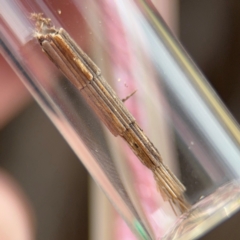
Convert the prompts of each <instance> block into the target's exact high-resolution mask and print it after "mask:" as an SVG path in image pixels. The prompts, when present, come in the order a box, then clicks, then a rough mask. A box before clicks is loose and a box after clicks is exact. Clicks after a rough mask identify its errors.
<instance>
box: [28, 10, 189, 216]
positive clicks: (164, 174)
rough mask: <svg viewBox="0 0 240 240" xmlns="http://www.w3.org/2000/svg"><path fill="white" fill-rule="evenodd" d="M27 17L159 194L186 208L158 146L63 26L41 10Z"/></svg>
mask: <svg viewBox="0 0 240 240" xmlns="http://www.w3.org/2000/svg"><path fill="white" fill-rule="evenodd" d="M31 17H32V19H34V20H35V21H36V32H35V37H36V38H37V39H38V41H39V43H40V44H41V46H42V49H43V50H44V51H45V52H46V53H47V55H48V56H49V58H50V59H51V61H52V62H53V63H54V64H55V65H56V66H57V67H58V68H59V69H60V70H61V72H62V73H63V74H64V75H65V76H66V77H67V79H68V80H69V81H70V82H71V83H72V84H73V85H74V86H75V87H76V88H77V89H78V90H79V92H80V93H81V94H82V96H83V97H84V98H85V100H86V101H87V103H88V104H89V105H90V106H91V108H92V109H93V111H94V112H95V113H96V115H97V116H98V117H99V118H100V119H101V121H102V122H103V123H104V124H105V125H106V126H107V128H108V129H109V130H110V131H111V133H112V134H113V135H114V136H118V135H120V136H121V137H122V138H123V139H124V140H125V141H126V142H127V143H128V144H129V146H130V148H131V149H132V151H133V152H134V153H135V155H136V156H137V157H138V158H139V160H140V161H141V162H142V164H144V165H145V166H146V167H148V168H149V169H151V170H152V172H153V175H154V178H155V180H156V182H157V186H158V189H159V190H160V192H161V194H162V196H163V198H164V199H165V200H168V201H169V202H170V204H171V205H175V206H176V207H177V208H179V210H180V211H181V212H184V211H186V210H187V209H188V207H189V205H188V203H187V202H186V200H185V198H184V195H183V193H184V191H185V187H184V186H183V185H182V183H181V182H180V181H179V180H178V179H177V178H176V176H175V175H174V174H173V173H172V172H171V171H170V170H169V169H168V168H167V167H166V166H164V164H163V161H162V159H161V156H160V154H159V152H158V150H157V149H156V148H155V147H154V145H153V144H152V142H151V141H150V140H149V139H148V137H147V136H146V135H145V134H144V132H143V131H142V129H141V128H140V127H139V126H138V124H137V123H136V121H135V119H134V117H133V116H132V115H131V114H130V112H129V111H128V110H127V109H126V107H125V106H124V104H123V102H122V101H121V99H119V98H118V97H117V95H116V93H115V92H114V90H113V89H112V88H111V87H110V85H109V84H108V83H107V82H106V81H105V79H104V78H103V77H102V76H101V71H100V69H99V68H98V67H97V66H96V64H95V63H94V62H93V61H92V60H91V59H90V58H89V57H88V56H87V55H86V54H85V53H84V52H83V51H82V50H81V48H80V47H79V46H78V45H77V44H76V43H75V42H74V41H73V39H72V38H71V37H70V36H69V35H68V33H67V32H66V31H65V30H64V29H62V28H60V29H55V28H54V27H52V26H51V23H50V22H51V20H50V19H49V18H44V17H43V15H42V14H36V13H33V14H32V15H31Z"/></svg>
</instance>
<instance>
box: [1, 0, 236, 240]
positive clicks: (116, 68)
mask: <svg viewBox="0 0 240 240" xmlns="http://www.w3.org/2000/svg"><path fill="white" fill-rule="evenodd" d="M0 3H1V9H0V11H1V18H0V21H1V25H0V27H1V51H2V53H3V54H4V56H5V57H6V59H8V61H9V62H10V63H11V65H12V66H13V68H14V69H15V70H16V72H17V73H18V74H19V76H20V77H21V79H22V81H23V82H24V84H25V85H26V87H27V88H28V89H29V91H30V92H31V93H32V95H33V96H34V98H35V99H36V100H37V101H38V103H39V104H40V105H41V106H42V108H43V109H44V111H45V112H46V113H47V114H48V116H49V117H50V118H51V120H52V121H53V123H54V124H55V125H56V127H57V128H58V129H59V131H60V132H61V133H62V135H63V136H64V137H65V139H66V140H67V141H68V143H69V144H70V146H71V147H72V148H73V150H74V151H75V152H76V154H77V155H78V157H79V159H81V161H82V162H83V164H84V165H85V166H86V168H87V169H88V171H89V172H90V174H91V175H92V176H93V178H94V179H95V181H96V182H97V183H98V184H99V185H100V187H101V188H102V189H103V191H104V192H105V193H106V194H107V196H108V197H109V199H110V200H111V201H112V203H113V204H114V206H115V207H116V208H117V209H118V211H119V212H120V214H121V215H122V217H123V218H124V219H125V221H126V222H127V223H128V225H129V226H130V227H131V229H132V230H133V231H134V232H135V233H136V234H137V235H138V236H139V237H141V238H144V239H181V238H182V239H186V236H191V237H192V238H196V237H197V236H199V235H201V234H203V233H204V231H208V230H209V229H210V228H212V227H214V225H216V224H218V223H219V222H221V221H222V220H223V219H224V218H226V217H227V215H226V214H225V215H224V214H220V213H222V212H221V210H222V209H223V208H224V209H225V210H226V209H228V216H229V215H231V214H233V213H234V212H235V211H236V210H238V209H239V204H237V201H238V200H239V192H240V188H239V182H238V178H239V173H240V168H239V160H240V148H239V144H240V132H239V128H238V126H237V125H236V123H235V122H234V120H233V119H232V117H231V116H230V114H229V113H228V112H227V110H226V109H225V107H224V106H223V104H222V103H221V102H220V101H219V99H218V98H217V96H216V94H215V93H214V92H213V90H212V89H211V88H210V86H209V85H208V84H207V82H206V80H205V78H204V77H203V75H202V74H201V73H200V72H199V70H198V69H197V68H196V66H195V65H194V64H193V63H192V61H191V60H190V59H189V57H188V56H187V54H186V53H185V52H184V50H183V49H182V47H181V46H180V44H179V43H178V42H177V41H176V40H175V39H174V37H173V36H172V35H171V34H170V33H169V31H168V30H167V28H166V26H165V24H164V23H163V21H162V19H161V18H160V17H159V16H158V14H157V13H156V11H155V10H154V8H153V7H152V6H151V4H150V3H149V2H148V1H141V0H138V1H131V0H124V1H108V0H101V1H92V0H91V1H86V0H84V1H81V2H79V1H76V0H69V1H66V2H64V3H60V2H58V1H38V2H33V1H30V0H29V1H28V0H15V1H14V0H10V1H9V0H8V1H7V0H0ZM32 12H42V13H44V14H45V16H47V17H49V18H51V19H52V22H53V24H54V25H56V27H59V26H62V27H63V28H64V29H66V30H67V31H68V32H69V34H70V35H71V36H72V37H73V39H74V40H75V41H76V42H77V43H78V44H79V45H80V46H81V47H82V48H83V49H84V50H85V51H86V52H87V53H88V54H89V55H90V56H91V57H92V58H93V59H94V61H95V62H96V63H97V64H98V66H99V67H100V68H101V69H102V72H103V75H104V76H105V78H106V79H107V81H109V82H110V84H111V85H112V86H113V88H114V89H116V91H117V93H118V94H119V96H120V97H121V98H125V97H126V96H128V95H129V94H131V93H132V92H133V91H134V90H137V93H136V94H135V95H134V96H133V97H132V98H130V99H129V100H128V101H127V102H126V106H127V107H128V109H129V110H130V112H132V113H133V115H134V117H135V118H136V119H137V121H138V122H139V124H140V126H141V127H142V128H143V129H144V131H145V132H146V133H147V135H148V136H149V138H150V139H151V140H152V141H153V143H154V144H155V145H156V146H157V148H158V149H159V151H160V152H161V154H162V157H163V159H164V162H166V164H167V165H168V166H169V167H170V168H171V169H172V171H174V173H175V174H176V175H177V176H178V177H179V178H180V180H181V181H182V182H183V183H184V185H185V186H186V188H187V191H186V197H187V198H188V200H189V202H190V203H191V204H193V208H192V209H191V210H190V211H189V212H188V213H186V214H185V215H183V216H181V217H180V218H179V219H177V217H176V216H175V215H174V214H173V213H172V212H171V208H170V207H169V205H168V204H166V203H164V201H163V199H162V198H161V196H160V194H159V193H158V192H157V190H156V189H155V186H154V184H155V183H154V180H153V178H152V175H151V172H150V171H149V170H147V169H145V168H144V167H143V166H142V165H141V164H138V163H136V162H137V160H136V159H135V158H134V156H132V153H131V152H130V150H129V149H128V148H127V147H126V146H125V144H124V143H122V141H121V140H119V139H118V138H113V137H112V136H111V135H110V134H109V133H108V131H107V130H105V127H103V126H101V123H100V122H99V120H98V118H96V116H95V115H94V114H93V112H92V111H91V109H89V107H88V105H87V104H86V103H85V102H84V100H83V99H82V98H81V96H80V94H79V93H78V91H77V90H76V89H75V88H74V86H72V85H71V84H70V83H69V82H68V81H67V80H66V79H65V78H64V77H63V76H62V75H61V74H60V73H59V71H58V70H57V69H56V68H55V67H54V65H53V64H52V63H51V62H50V61H49V60H48V59H47V57H46V56H45V55H44V54H43V53H42V52H41V48H40V47H39V44H38V43H37V41H36V39H35V38H34V37H33V31H34V22H33V21H32V20H31V19H30V18H29V16H30V13H32ZM224 196H228V197H224ZM194 204H195V205H194ZM201 209H202V210H201ZM192 213H193V214H192ZM196 213H197V214H198V215H197V216H199V217H198V218H196ZM193 216H195V218H194V220H193ZM212 216H214V217H212ZM216 216H218V217H216ZM213 219H214V221H213ZM174 221H176V225H174ZM211 221H212V223H211V224H210V222H211ZM189 222H191V224H192V225H191V227H190V228H188V226H189ZM206 222H207V223H208V224H206ZM203 223H205V224H203ZM170 226H172V227H170ZM200 227H201V230H199V228H200ZM171 229H172V230H171ZM179 229H184V231H181V232H180V230H179ZM167 231H169V233H167ZM166 234H167V235H166ZM187 234H190V235H187ZM194 234H195V235H194ZM164 235H165V236H164ZM184 237H185V238H184Z"/></svg>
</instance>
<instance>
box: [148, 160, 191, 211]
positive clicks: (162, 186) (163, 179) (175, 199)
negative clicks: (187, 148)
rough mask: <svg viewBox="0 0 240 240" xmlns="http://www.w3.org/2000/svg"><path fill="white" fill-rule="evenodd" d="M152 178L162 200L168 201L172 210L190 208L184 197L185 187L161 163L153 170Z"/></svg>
mask: <svg viewBox="0 0 240 240" xmlns="http://www.w3.org/2000/svg"><path fill="white" fill-rule="evenodd" d="M153 173H154V178H155V180H156V182H157V185H158V189H159V191H160V192H161V195H162V197H163V199H164V200H166V201H169V203H170V205H171V207H172V209H173V211H174V212H175V213H176V211H175V209H179V211H180V212H181V213H184V212H186V211H187V210H188V209H189V208H190V204H189V203H188V202H187V200H186V199H185V197H184V192H185V187H184V186H183V185H182V183H181V182H180V181H179V180H178V179H177V178H176V177H175V175H173V174H172V172H170V171H169V170H168V169H167V168H166V167H165V166H164V165H163V164H161V165H160V166H159V167H157V168H156V169H155V170H154V171H153Z"/></svg>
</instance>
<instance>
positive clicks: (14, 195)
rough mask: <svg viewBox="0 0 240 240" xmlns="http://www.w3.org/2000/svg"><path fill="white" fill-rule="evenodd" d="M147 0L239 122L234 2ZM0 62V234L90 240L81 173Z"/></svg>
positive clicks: (239, 30)
mask: <svg viewBox="0 0 240 240" xmlns="http://www.w3.org/2000/svg"><path fill="white" fill-rule="evenodd" d="M153 2H154V4H155V6H156V7H157V8H158V9H159V11H160V12H161V13H162V16H163V17H164V18H165V20H166V21H167V22H168V23H169V25H170V27H171V29H172V30H173V31H174V32H175V34H176V36H178V38H179V39H180V41H181V43H182V44H183V46H184V47H185V48H186V50H187V51H188V53H189V55H190V56H191V57H192V58H193V59H194V61H195V62H196V64H197V65H198V66H199V68H200V69H201V70H202V72H203V73H204V75H205V76H206V77H207V79H208V80H209V83H210V84H211V85H212V87H213V88H214V89H215V90H216V93H217V94H218V95H219V97H220V98H221V99H222V101H223V102H224V103H225V104H226V106H227V108H228V109H229V111H230V112H231V113H232V115H233V116H234V117H235V118H236V120H237V121H238V123H239V121H240V107H239V103H240V94H239V92H240V67H239V66H240V2H239V1H237V0H202V1H190V0H182V1H176V0H170V1H167V0H165V1H163V0H161V1H159V0H155V1H153ZM0 63H1V64H0V73H1V75H0V76H1V77H0V236H1V228H4V229H5V230H7V229H8V228H9V229H13V228H12V227H10V226H15V227H16V226H18V223H19V222H20V223H21V224H20V225H19V228H18V231H20V232H21V233H22V235H23V236H27V235H28V236H30V237H29V238H26V237H25V238H24V237H23V238H21V239H40V240H55V239H60V240H61V239H73V240H75V239H90V238H92V239H94V234H91V231H92V229H91V231H90V225H91V221H90V217H89V216H90V213H91V212H92V211H91V210H92V208H91V196H93V194H90V192H91V191H92V190H91V191H90V189H93V187H92V184H93V183H92V182H91V180H90V177H89V176H88V173H87V172H86V170H85V168H84V167H83V166H82V164H81V162H80V161H79V160H78V159H77V157H76V156H75V154H74V153H73V152H72V150H71V149H70V148H69V146H68V145H67V143H66V142H65V140H64V139H63V138H62V136H61V135H60V134H59V133H58V131H57V130H56V129H55V127H54V126H53V124H52V123H51V122H50V120H49V119H48V118H47V117H46V115H45V114H44V113H43V111H42V110H41V108H40V107H39V106H38V105H37V104H36V103H35V102H34V100H33V99H32V98H31V96H30V95H29V93H28V92H27V90H26V89H25V88H24V86H23V85H22V83H21V82H20V80H19V79H18V77H17V76H16V75H15V73H14V72H13V71H12V70H11V67H10V66H9V65H8V63H7V62H6V61H5V60H4V58H3V56H0ZM90 186H91V187H90ZM94 189H95V190H94V191H97V190H96V188H94ZM4 199H5V201H4ZM11 211H12V212H14V214H15V216H16V217H15V218H14V219H12V218H6V216H9V212H11ZM102 218H104V216H102ZM98 220H99V221H101V218H98ZM15 221H16V223H15ZM7 226H8V227H7ZM28 231H29V232H28ZM2 232H4V231H2ZM16 233H17V231H16ZM19 236H20V235H19V234H18V237H19ZM34 236H36V237H34ZM2 239H20V238H16V237H15V238H14V235H13V237H12V238H2ZM129 239H130V238H129Z"/></svg>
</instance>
